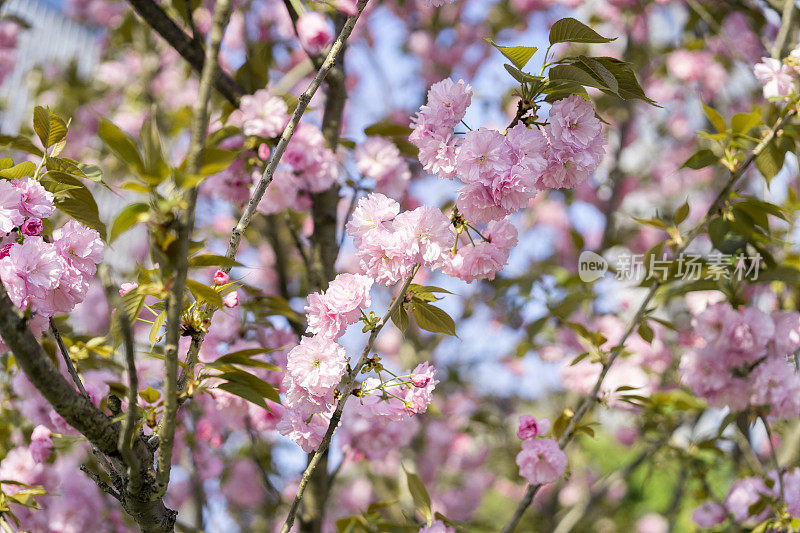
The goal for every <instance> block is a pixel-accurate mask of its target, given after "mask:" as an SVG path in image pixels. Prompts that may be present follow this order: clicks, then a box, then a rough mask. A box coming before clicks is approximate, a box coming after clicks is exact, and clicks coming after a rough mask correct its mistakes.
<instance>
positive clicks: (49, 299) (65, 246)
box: [0, 178, 104, 334]
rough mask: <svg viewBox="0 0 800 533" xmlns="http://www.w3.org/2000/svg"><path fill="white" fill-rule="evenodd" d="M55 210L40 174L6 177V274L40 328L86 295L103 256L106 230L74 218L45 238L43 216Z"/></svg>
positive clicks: (0, 270)
mask: <svg viewBox="0 0 800 533" xmlns="http://www.w3.org/2000/svg"><path fill="white" fill-rule="evenodd" d="M54 212H55V206H54V204H53V195H52V194H51V193H50V192H48V191H47V190H45V188H44V187H42V186H41V185H40V184H39V182H37V181H36V180H35V179H32V178H23V179H19V180H14V181H8V180H0V232H2V233H1V234H2V241H1V242H2V247H0V279H2V282H3V285H4V286H5V289H6V291H7V292H8V295H9V297H10V298H11V301H12V302H14V305H16V306H17V307H19V308H20V309H30V310H31V311H32V312H33V313H34V314H35V315H34V320H32V323H31V326H32V327H33V328H34V330H35V332H36V333H37V334H40V333H41V332H43V331H44V329H46V327H47V325H46V324H47V321H46V320H44V319H45V318H46V317H50V316H53V315H55V314H58V313H67V312H69V311H71V310H72V308H73V307H74V306H75V305H76V304H78V303H79V302H81V301H83V299H84V297H85V296H86V291H87V290H88V289H89V282H90V281H91V279H92V277H93V276H94V274H95V272H96V271H97V265H98V264H99V263H100V261H102V259H103V248H104V245H103V241H102V240H101V239H100V234H99V233H98V232H97V231H95V230H93V229H91V228H87V227H86V226H84V225H82V224H80V223H79V222H76V221H74V220H69V221H68V222H67V223H66V224H64V225H63V226H62V227H61V228H59V229H57V230H55V231H53V233H52V236H50V237H47V239H45V236H43V235H42V232H43V229H44V223H43V220H44V219H47V218H49V217H50V216H51V215H52V214H53V213H54Z"/></svg>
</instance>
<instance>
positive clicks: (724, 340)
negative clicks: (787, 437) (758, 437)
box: [680, 302, 800, 419]
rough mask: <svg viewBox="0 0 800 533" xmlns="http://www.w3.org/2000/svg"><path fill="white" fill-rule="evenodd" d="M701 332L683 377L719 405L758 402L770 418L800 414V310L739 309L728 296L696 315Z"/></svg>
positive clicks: (683, 366)
mask: <svg viewBox="0 0 800 533" xmlns="http://www.w3.org/2000/svg"><path fill="white" fill-rule="evenodd" d="M693 326H694V328H695V331H696V333H697V334H698V336H699V337H700V338H699V340H698V342H697V344H696V346H695V347H694V349H692V350H691V351H689V352H688V353H687V354H685V355H684V356H683V358H682V359H681V365H680V373H681V377H682V380H683V382H684V383H685V384H686V385H688V386H689V387H691V388H692V390H693V391H694V393H695V394H696V395H698V396H700V397H702V398H705V399H706V401H708V403H709V404H710V405H712V406H714V407H724V406H728V407H730V408H731V409H733V410H742V409H746V408H748V407H751V406H752V407H757V408H759V409H762V410H764V411H765V412H768V413H769V416H770V418H773V419H775V418H778V419H783V418H791V417H795V416H798V415H800V374H798V373H797V372H796V370H795V368H794V362H793V361H794V355H795V352H797V350H798V349H799V348H800V313H797V312H794V311H792V312H785V311H774V312H773V313H771V314H767V313H765V312H763V311H761V310H759V309H756V308H754V307H741V308H739V309H734V308H733V307H731V305H730V304H729V303H727V302H725V303H717V304H714V305H712V306H710V307H708V308H707V309H706V310H705V311H703V312H702V313H700V314H699V315H698V316H697V317H695V319H694V321H693Z"/></svg>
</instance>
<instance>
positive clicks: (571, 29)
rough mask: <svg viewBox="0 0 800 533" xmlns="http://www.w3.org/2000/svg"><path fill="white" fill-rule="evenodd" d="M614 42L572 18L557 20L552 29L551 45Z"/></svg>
mask: <svg viewBox="0 0 800 533" xmlns="http://www.w3.org/2000/svg"><path fill="white" fill-rule="evenodd" d="M613 40H614V39H608V38H606V37H603V36H602V35H600V34H599V33H597V32H596V31H594V30H593V29H592V28H590V27H589V26H587V25H586V24H584V23H582V22H579V21H578V20H575V19H574V18H571V17H567V18H563V19H561V20H557V21H556V22H555V23H554V24H553V26H552V27H551V28H550V44H556V43H610V42H611V41H613Z"/></svg>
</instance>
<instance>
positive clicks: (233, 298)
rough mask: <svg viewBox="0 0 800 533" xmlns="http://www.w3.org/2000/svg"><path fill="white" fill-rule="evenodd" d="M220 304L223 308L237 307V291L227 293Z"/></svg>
mask: <svg viewBox="0 0 800 533" xmlns="http://www.w3.org/2000/svg"><path fill="white" fill-rule="evenodd" d="M222 303H223V304H225V307H231V308H232V307H236V306H238V305H239V291H233V292H229V293H228V294H226V295H225V296H223V297H222Z"/></svg>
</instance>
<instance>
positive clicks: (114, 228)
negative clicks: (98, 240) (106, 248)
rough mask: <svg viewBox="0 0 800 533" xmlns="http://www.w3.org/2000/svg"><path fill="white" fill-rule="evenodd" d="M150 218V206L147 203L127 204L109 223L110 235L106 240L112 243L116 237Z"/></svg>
mask: <svg viewBox="0 0 800 533" xmlns="http://www.w3.org/2000/svg"><path fill="white" fill-rule="evenodd" d="M149 218H150V206H149V205H147V204H142V203H136V204H131V205H129V206H127V207H126V208H125V209H123V210H122V211H121V212H120V214H119V215H117V218H116V219H114V223H113V224H112V225H111V236H110V237H109V238H108V242H109V243H112V242H114V241H115V240H117V237H119V236H120V235H122V234H123V233H125V232H126V231H128V230H129V229H131V228H132V227H133V226H135V225H136V224H139V223H140V222H145V221H147V220H148V219H149Z"/></svg>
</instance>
